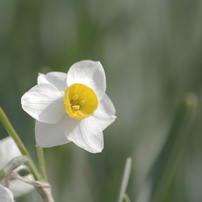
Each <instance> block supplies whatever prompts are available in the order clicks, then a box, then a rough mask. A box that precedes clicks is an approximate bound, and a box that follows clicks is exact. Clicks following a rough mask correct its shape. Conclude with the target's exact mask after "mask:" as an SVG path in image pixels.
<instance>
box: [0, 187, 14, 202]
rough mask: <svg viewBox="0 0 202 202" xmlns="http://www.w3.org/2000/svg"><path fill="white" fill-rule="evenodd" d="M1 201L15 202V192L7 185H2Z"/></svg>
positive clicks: (0, 189) (0, 188)
mask: <svg viewBox="0 0 202 202" xmlns="http://www.w3.org/2000/svg"><path fill="white" fill-rule="evenodd" d="M0 201H1V202H14V199H13V193H12V192H11V191H10V190H9V189H8V188H6V187H4V186H2V185H0Z"/></svg>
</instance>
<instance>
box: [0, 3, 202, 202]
mask: <svg viewBox="0 0 202 202" xmlns="http://www.w3.org/2000/svg"><path fill="white" fill-rule="evenodd" d="M85 59H91V60H95V61H100V62H101V63H102V65H103V67H104V69H105V72H106V76H107V84H108V85H107V94H108V95H109V97H110V98H111V99H112V101H113V103H114V105H115V107H116V110H117V114H116V115H117V119H116V121H115V122H114V123H113V124H112V125H111V126H110V127H109V128H107V129H106V130H105V131H104V140H105V148H104V150H103V152H102V153H100V154H91V153H88V152H86V151H85V150H82V149H80V148H78V147H76V146H75V145H74V144H72V143H70V144H67V145H63V146H59V147H54V148H49V149H45V155H46V162H47V169H48V176H49V180H50V183H51V185H52V189H53V195H54V198H55V201H58V202H68V201H70V202H71V201H73V202H81V201H84V202H85V201H88V202H113V201H117V198H118V194H119V190H120V184H121V179H122V174H123V169H124V164H125V161H126V158H127V157H129V156H130V157H132V160H133V164H132V173H131V177H130V181H129V185H128V189H127V193H128V195H129V197H130V199H131V201H133V202H150V201H151V202H162V201H164V202H170V201H172V202H201V201H202V134H201V131H202V107H201V104H202V1H201V0H164V1H157V0H154V1H149V0H122V1H121V0H102V1H98V0H94V1H92V0H86V1H79V0H78V1H71V0H58V1H54V0H49V1H47V0H46V1H45V0H43V1H38V0H36V1H31V0H27V1H25V0H9V1H8V0H1V1H0V106H1V107H2V108H3V110H4V111H5V112H6V114H7V116H8V118H9V119H10V121H11V123H12V124H13V126H14V128H15V129H16V131H17V132H18V134H19V135H20V137H21V138H22V141H23V142H24V143H25V144H26V146H27V148H28V150H29V151H30V153H31V155H32V156H33V158H34V159H35V160H36V151H35V139H34V120H33V119H32V118H31V117H30V116H29V115H28V114H26V113H25V112H24V111H23V110H22V108H21V104H20V98H21V96H22V95H23V94H24V93H25V92H26V91H27V90H29V89H30V88H31V87H32V86H34V85H35V84H36V79H37V75H38V73H39V72H41V73H46V72H49V71H62V72H67V71H68V69H69V67H70V66H71V65H72V64H73V63H75V62H78V61H81V60H85ZM188 92H193V93H195V94H196V95H197V97H198V108H197V110H196V115H195V119H194V121H193V122H192V124H191V125H189V121H187V120H184V117H187V113H186V109H181V108H179V106H180V105H181V103H182V100H183V99H184V96H185V95H186V93H188ZM190 96H191V100H195V98H194V96H193V95H190ZM188 119H189V115H188ZM6 136H7V133H6V131H5V129H4V128H3V126H2V124H0V138H4V137H6ZM154 162H156V163H154ZM16 201H17V202H25V201H33V202H36V201H40V199H39V196H38V194H37V193H36V192H35V191H33V192H32V193H30V194H28V195H26V196H23V197H21V198H18V199H17V200H16Z"/></svg>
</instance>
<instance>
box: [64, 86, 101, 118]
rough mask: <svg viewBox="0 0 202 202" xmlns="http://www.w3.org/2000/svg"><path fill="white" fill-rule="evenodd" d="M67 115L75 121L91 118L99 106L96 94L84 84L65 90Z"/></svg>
mask: <svg viewBox="0 0 202 202" xmlns="http://www.w3.org/2000/svg"><path fill="white" fill-rule="evenodd" d="M64 104H65V106H66V113H67V114H68V115H69V116H70V117H71V118H75V119H84V118H86V117H88V116H91V115H92V114H93V113H94V111H95V110H96V109H97V106H98V99H97V96H96V94H95V92H94V91H93V90H92V89H91V88H89V87H88V86H86V85H84V84H72V85H71V86H70V87H69V88H67V89H66V90H65V95H64Z"/></svg>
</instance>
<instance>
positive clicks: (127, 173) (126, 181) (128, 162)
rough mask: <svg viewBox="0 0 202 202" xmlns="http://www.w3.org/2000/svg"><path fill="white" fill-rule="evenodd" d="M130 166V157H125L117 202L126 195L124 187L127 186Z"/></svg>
mask: <svg viewBox="0 0 202 202" xmlns="http://www.w3.org/2000/svg"><path fill="white" fill-rule="evenodd" d="M131 166H132V159H131V158H127V160H126V164H125V169H124V173H123V179H122V183H121V190H120V193H119V198H118V202H122V201H123V199H124V197H125V196H126V197H127V195H126V188H127V186H128V181H129V177H130V172H131ZM126 200H127V199H126Z"/></svg>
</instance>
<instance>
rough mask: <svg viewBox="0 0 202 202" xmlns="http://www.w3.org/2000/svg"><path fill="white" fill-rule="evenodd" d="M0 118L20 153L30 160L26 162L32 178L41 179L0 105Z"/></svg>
mask: <svg viewBox="0 0 202 202" xmlns="http://www.w3.org/2000/svg"><path fill="white" fill-rule="evenodd" d="M0 120H1V122H2V124H3V125H4V127H5V129H6V130H7V132H8V134H9V135H10V136H11V137H12V138H13V139H14V141H15V143H16V144H17V146H18V148H19V150H20V151H21V153H22V155H24V156H27V157H28V158H29V159H30V160H29V161H28V162H27V164H28V166H29V168H30V170H31V172H32V174H33V176H34V178H35V179H36V180H39V181H40V180H41V177H40V175H39V173H38V171H37V168H36V166H35V164H34V162H33V160H32V158H31V156H30V155H29V152H28V151H27V149H26V147H25V146H24V144H23V143H22V141H21V139H20V138H19V136H18V134H17V133H16V131H15V130H14V128H13V126H12V125H11V123H10V121H9V120H8V118H7V116H6V114H5V113H4V111H3V109H2V108H1V107H0Z"/></svg>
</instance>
